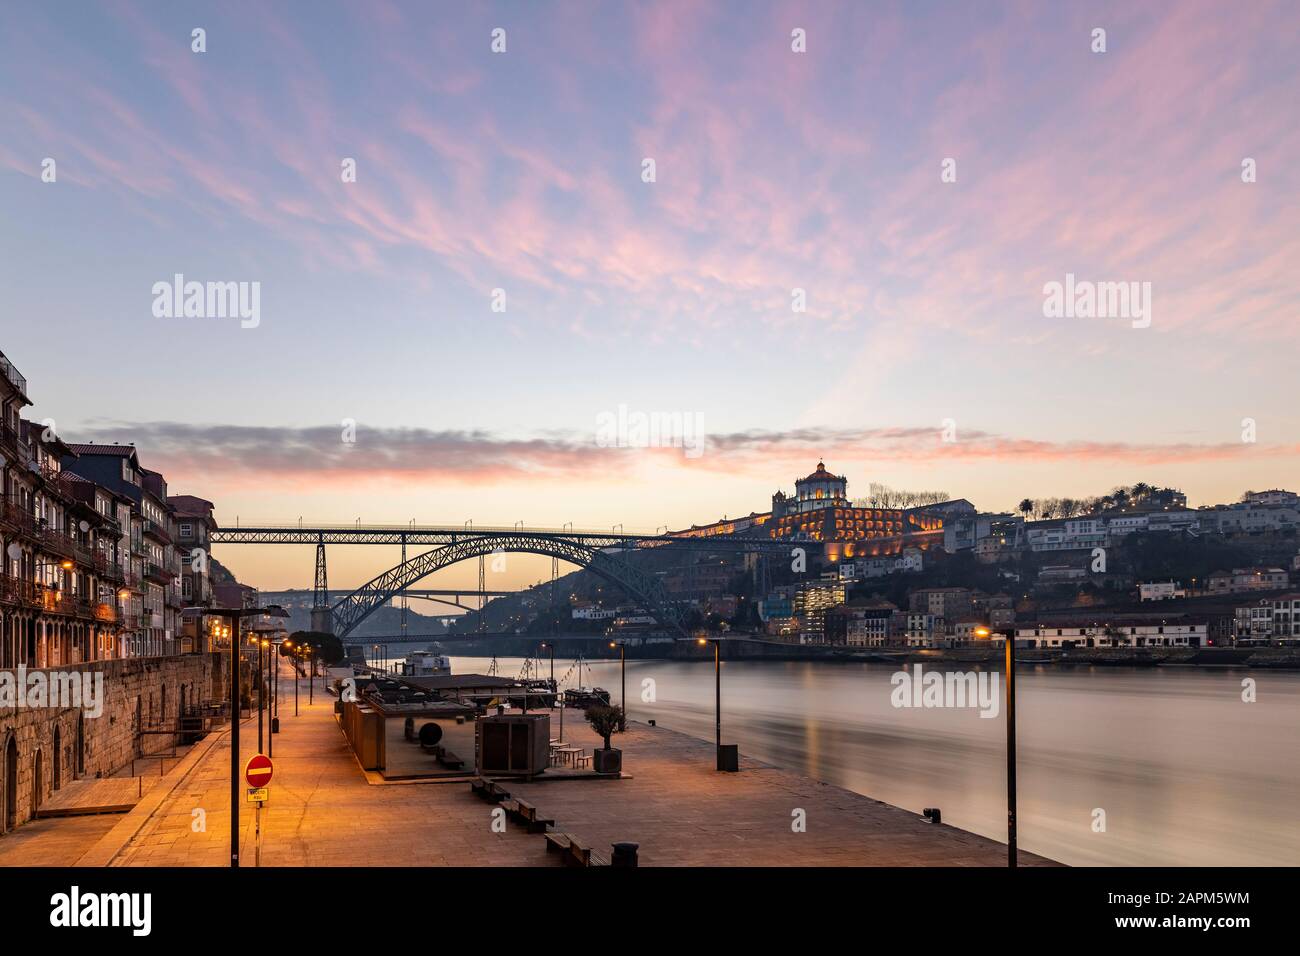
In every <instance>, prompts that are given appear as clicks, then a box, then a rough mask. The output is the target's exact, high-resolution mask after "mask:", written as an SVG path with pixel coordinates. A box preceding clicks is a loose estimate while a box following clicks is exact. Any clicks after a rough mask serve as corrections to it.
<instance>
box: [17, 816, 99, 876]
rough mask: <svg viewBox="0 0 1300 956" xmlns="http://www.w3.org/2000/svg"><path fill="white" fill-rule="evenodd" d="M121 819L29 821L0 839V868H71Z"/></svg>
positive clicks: (63, 818) (92, 817)
mask: <svg viewBox="0 0 1300 956" xmlns="http://www.w3.org/2000/svg"><path fill="white" fill-rule="evenodd" d="M121 820H122V815H121V814H118V813H100V814H95V815H93V816H85V817H59V818H55V819H51V820H32V821H29V822H28V823H24V824H23V825H22V826H20V827H18V828H17V829H16V830H14V832H13V833H7V834H5V836H4V838H3V839H0V868H4V867H10V866H72V865H73V864H74V863H76V862H77V860H79V859H80V858H81V855H82V854H83V853H85V852H86V850H87V849H89V848H90V847H92V846H94V845H95V842H96V841H97V840H99V839H100V838H101V837H103V836H104V835H105V834H106V833H108V831H109V830H111V829H113V827H114V826H116V825H117V824H118V823H119V822H121Z"/></svg>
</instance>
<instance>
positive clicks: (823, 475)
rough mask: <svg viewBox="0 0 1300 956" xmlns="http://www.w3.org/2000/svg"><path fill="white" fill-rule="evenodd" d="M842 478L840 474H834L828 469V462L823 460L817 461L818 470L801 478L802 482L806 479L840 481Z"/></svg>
mask: <svg viewBox="0 0 1300 956" xmlns="http://www.w3.org/2000/svg"><path fill="white" fill-rule="evenodd" d="M840 480H841V479H840V476H839V475H832V474H831V473H830V472H829V471H827V470H826V463H825V462H821V461H819V462H817V470H816V471H814V472H813V473H812V474H811V475H809V476H808V477H807V478H800V479H799V481H800V482H804V481H840Z"/></svg>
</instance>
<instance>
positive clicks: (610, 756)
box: [586, 704, 624, 773]
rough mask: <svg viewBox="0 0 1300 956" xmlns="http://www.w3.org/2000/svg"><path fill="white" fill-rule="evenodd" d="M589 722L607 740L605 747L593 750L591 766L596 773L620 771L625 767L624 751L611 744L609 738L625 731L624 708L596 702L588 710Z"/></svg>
mask: <svg viewBox="0 0 1300 956" xmlns="http://www.w3.org/2000/svg"><path fill="white" fill-rule="evenodd" d="M586 717H587V723H589V724H591V729H592V730H594V731H595V732H596V733H598V734H600V736H601V737H602V738H604V740H605V746H604V748H599V747H598V748H596V749H595V750H594V751H592V756H591V766H592V769H594V770H595V771H596V773H618V772H620V771H621V770H622V769H623V751H621V750H615V749H614V748H613V747H612V746H610V742H609V739H610V737H612V736H614V734H617V733H621V732H622V731H623V726H624V724H623V708H622V707H612V706H609V705H608V704H596V705H595V706H594V707H588V708H587V710H586Z"/></svg>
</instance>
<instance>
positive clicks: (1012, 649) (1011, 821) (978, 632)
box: [974, 627, 1017, 869]
mask: <svg viewBox="0 0 1300 956" xmlns="http://www.w3.org/2000/svg"><path fill="white" fill-rule="evenodd" d="M974 633H975V636H976V637H980V638H987V637H989V636H990V635H992V633H993V632H992V631H991V630H989V628H987V627H977V628H975V632H974ZM1002 633H1003V635H1004V636H1003V644H1004V645H1005V647H1006V665H1005V666H1006V675H1007V866H1009V867H1011V868H1013V869H1014V868H1015V866H1016V864H1017V860H1016V631H1015V628H1007V629H1006V630H1005V631H1004V632H1002Z"/></svg>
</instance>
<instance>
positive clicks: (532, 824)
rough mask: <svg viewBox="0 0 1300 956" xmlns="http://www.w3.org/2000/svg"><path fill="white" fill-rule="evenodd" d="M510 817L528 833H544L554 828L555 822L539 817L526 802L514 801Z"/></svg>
mask: <svg viewBox="0 0 1300 956" xmlns="http://www.w3.org/2000/svg"><path fill="white" fill-rule="evenodd" d="M507 812H511V811H507ZM512 816H513V817H514V818H515V820H516V821H517V822H518V823H520V824H522V825H523V826H524V827H525V828H526V829H527V830H528V832H529V833H545V832H546V831H547V830H549V829H550V828H551V827H553V826H555V821H554V820H551V819H549V818H547V817H543V816H539V815H538V813H537V808H536V807H535V806H533V805H532V804H531V803H529V802H528V801H527V800H520V799H518V798H516V799H515V800H514V807H513V812H512Z"/></svg>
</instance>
